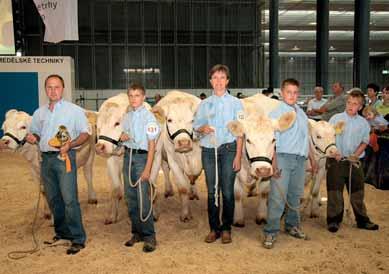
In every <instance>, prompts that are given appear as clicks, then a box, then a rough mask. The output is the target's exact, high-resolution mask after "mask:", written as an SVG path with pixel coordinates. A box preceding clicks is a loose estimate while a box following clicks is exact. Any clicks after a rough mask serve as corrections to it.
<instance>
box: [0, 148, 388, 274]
mask: <svg viewBox="0 0 389 274" xmlns="http://www.w3.org/2000/svg"><path fill="white" fill-rule="evenodd" d="M0 169H1V174H2V177H3V179H2V181H1V184H0V206H1V212H0V220H1V223H0V243H1V249H0V273H2V274H8V273H10V274H11V273H12V274H18V273H30V274H32V273H56V274H61V273H74V274H76V273H83V274H86V273H180V274H186V273H234V274H238V273H245V274H246V273H280V274H282V273H328V274H335V273H339V274H340V273H342V274H344V273H350V274H357V273H361V274H367V273H369V274H373V273H382V274H384V273H389V192H388V191H386V192H384V191H380V190H376V189H374V188H373V187H371V186H370V185H367V186H366V201H367V208H368V212H369V215H370V216H371V218H372V220H373V221H375V222H377V223H378V224H380V230H379V231H378V232H377V231H373V232H371V231H363V230H359V229H357V228H355V226H352V225H351V222H350V219H346V220H348V222H347V223H346V224H343V226H342V227H341V229H340V231H339V232H338V233H336V234H331V233H329V232H328V231H327V230H326V225H325V206H322V208H321V217H320V218H317V219H309V218H308V219H306V220H305V221H304V223H303V227H304V230H305V231H306V232H307V234H308V235H309V236H310V238H311V239H310V240H308V241H303V240H297V239H294V238H291V237H289V236H286V235H285V234H284V233H282V234H281V235H280V236H279V238H278V242H277V243H276V246H275V247H274V249H272V250H266V249H264V248H263V247H262V246H261V240H262V233H261V231H262V227H259V226H258V225H256V224H255V222H254V216H255V206H256V201H255V199H256V198H250V199H246V201H245V205H246V227H244V228H234V229H233V243H232V244H229V245H222V244H221V243H220V242H217V243H214V244H206V243H204V242H203V238H204V237H205V235H206V234H207V232H208V222H207V214H206V195H205V194H206V193H205V184H204V178H203V177H201V178H200V180H199V181H198V187H199V190H200V200H199V201H193V202H192V203H191V208H192V213H193V216H194V219H193V220H192V221H191V222H189V223H185V224H184V223H181V222H180V221H179V212H180V203H179V200H178V195H177V194H175V196H174V197H171V198H169V199H165V198H161V199H162V201H161V216H160V219H159V221H158V222H157V223H156V229H157V239H158V243H159V245H158V249H157V250H156V251H155V252H154V253H151V254H145V253H143V252H142V244H138V245H136V246H135V247H133V248H127V247H125V246H124V245H123V243H124V242H125V241H126V240H128V238H129V221H128V217H127V214H126V206H125V202H124V201H122V203H121V207H120V217H119V218H120V220H119V222H118V223H116V224H113V225H104V217H105V214H106V212H107V206H108V199H109V189H110V186H109V184H108V178H107V175H106V169H105V160H104V159H102V158H100V157H97V160H96V162H95V171H94V174H95V188H96V191H97V195H98V204H97V206H96V205H88V204H87V193H86V183H85V181H84V178H83V176H79V191H80V202H81V207H82V213H83V219H84V225H85V229H86V231H87V235H88V240H87V247H86V248H85V249H83V250H82V251H81V252H80V253H79V254H77V255H76V256H67V255H66V254H65V250H66V247H65V246H58V247H49V248H48V247H43V245H41V247H42V248H41V249H40V250H39V251H38V252H37V253H34V254H32V255H29V256H27V257H26V258H24V259H20V260H11V259H9V258H8V257H7V254H8V253H9V252H11V251H15V250H26V249H30V248H32V245H33V242H32V237H31V223H32V220H33V216H34V212H35V209H34V208H35V204H36V200H37V194H38V192H37V185H36V184H35V182H34V181H33V180H32V178H31V175H30V168H29V166H28V163H27V162H26V161H25V160H24V159H23V158H22V157H21V156H19V155H16V154H12V153H10V152H4V153H0ZM79 175H81V174H79ZM159 182H162V179H161V178H160V180H159ZM160 190H161V191H163V189H162V184H161V183H160ZM323 193H325V192H323ZM40 213H42V212H40ZM36 234H37V238H38V241H39V243H42V242H43V240H48V239H51V238H52V236H53V227H52V226H51V221H48V220H44V219H43V218H42V214H40V218H39V220H38V228H37V232H36Z"/></svg>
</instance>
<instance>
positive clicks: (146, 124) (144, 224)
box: [120, 84, 160, 252]
mask: <svg viewBox="0 0 389 274" xmlns="http://www.w3.org/2000/svg"><path fill="white" fill-rule="evenodd" d="M128 98H129V101H130V106H131V108H132V110H130V111H129V112H128V113H127V114H125V116H124V118H123V123H122V124H123V133H122V135H121V137H120V140H122V141H124V143H123V144H124V146H125V147H126V148H127V149H126V152H125V154H124V163H123V178H124V188H125V194H126V199H127V205H128V215H129V217H130V219H131V232H132V237H131V239H130V240H128V241H127V242H126V243H125V246H128V247H130V246H133V245H134V244H135V243H137V242H140V241H144V246H143V251H144V252H152V251H154V250H155V248H156V245H157V241H156V237H155V229H154V219H153V212H152V210H151V203H152V202H153V199H152V197H150V196H151V195H150V193H152V189H151V187H150V184H149V179H150V172H151V167H152V163H153V159H154V152H155V142H156V139H157V137H158V136H159V133H160V128H159V125H158V124H157V121H156V119H155V117H154V115H153V114H152V113H151V112H150V111H148V110H147V109H146V108H145V107H144V105H143V102H144V100H145V98H146V96H145V88H144V87H143V86H142V85H139V84H132V85H131V86H130V87H129V89H128ZM141 214H142V215H141Z"/></svg>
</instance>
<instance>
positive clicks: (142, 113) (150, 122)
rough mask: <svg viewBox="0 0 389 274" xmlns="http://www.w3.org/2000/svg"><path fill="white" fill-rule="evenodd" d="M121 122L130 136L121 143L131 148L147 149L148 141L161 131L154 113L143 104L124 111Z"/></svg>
mask: <svg viewBox="0 0 389 274" xmlns="http://www.w3.org/2000/svg"><path fill="white" fill-rule="evenodd" d="M122 124H123V130H124V133H126V134H128V136H129V137H130V140H128V141H126V142H124V143H123V145H124V146H126V147H128V148H133V149H143V150H148V141H149V140H155V139H156V138H157V137H158V135H159V133H160V131H161V130H160V127H159V125H158V123H157V120H156V119H155V117H154V115H153V114H152V113H151V112H150V111H148V110H147V109H146V108H145V107H144V106H140V107H139V108H137V109H136V110H132V111H129V112H128V113H126V114H125V115H124V117H123V122H122Z"/></svg>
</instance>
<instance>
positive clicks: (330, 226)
mask: <svg viewBox="0 0 389 274" xmlns="http://www.w3.org/2000/svg"><path fill="white" fill-rule="evenodd" d="M338 230H339V224H338V223H330V224H328V231H329V232H332V233H335V232H337V231H338Z"/></svg>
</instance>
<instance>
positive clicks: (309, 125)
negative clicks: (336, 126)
mask: <svg viewBox="0 0 389 274" xmlns="http://www.w3.org/2000/svg"><path fill="white" fill-rule="evenodd" d="M316 124H317V122H316V121H315V120H312V119H308V131H309V134H311V132H312V129H313V128H314V127H315V126H316Z"/></svg>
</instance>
